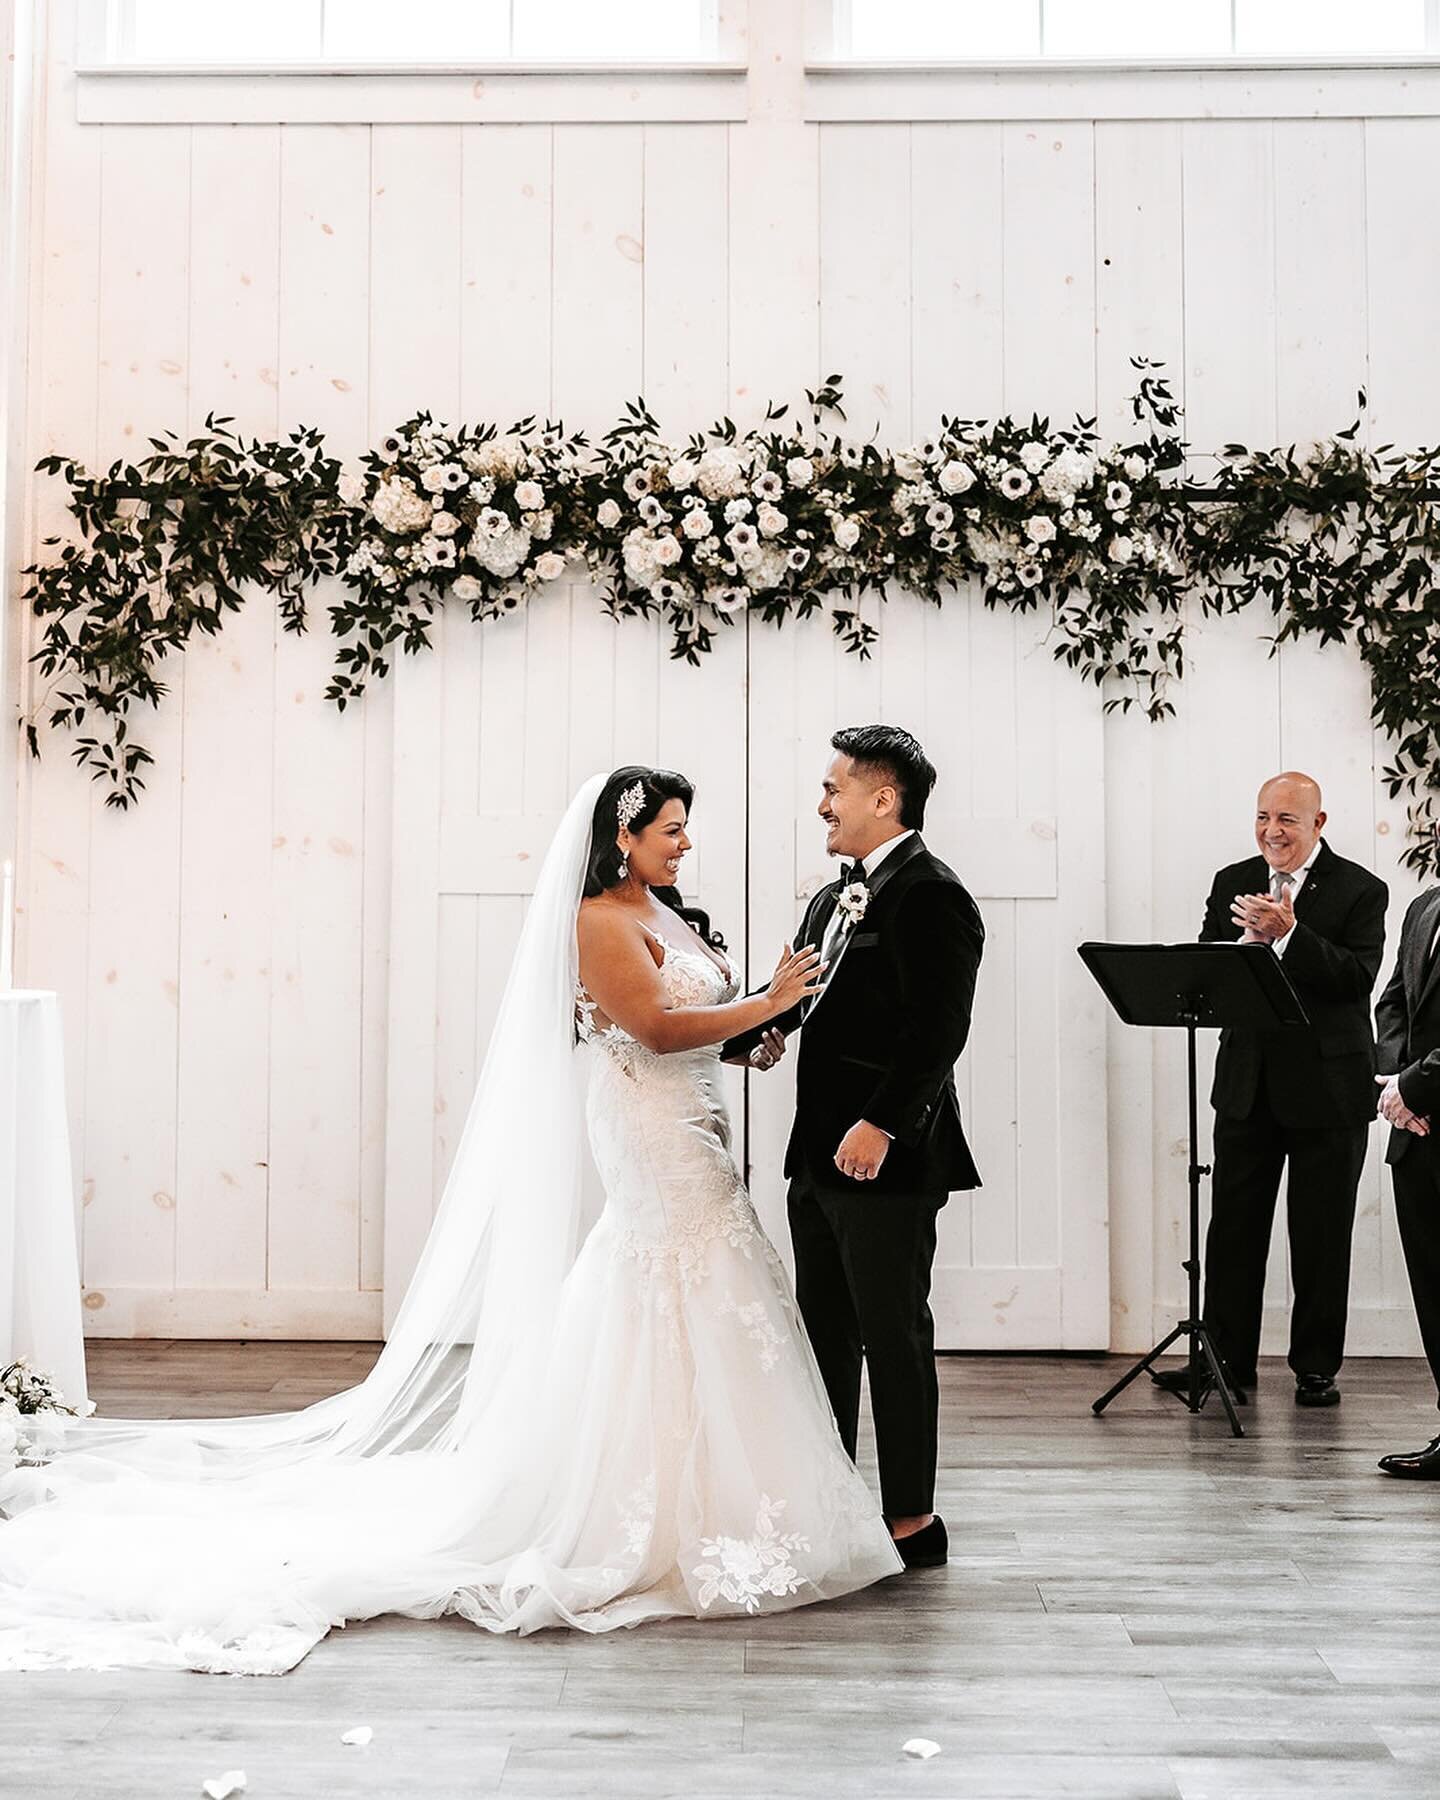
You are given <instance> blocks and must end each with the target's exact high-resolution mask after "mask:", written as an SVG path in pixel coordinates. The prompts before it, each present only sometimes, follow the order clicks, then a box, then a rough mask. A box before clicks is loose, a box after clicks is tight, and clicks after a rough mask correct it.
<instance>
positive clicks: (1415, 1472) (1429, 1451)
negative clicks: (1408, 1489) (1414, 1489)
mask: <svg viewBox="0 0 1440 1800" xmlns="http://www.w3.org/2000/svg"><path fill="white" fill-rule="evenodd" d="M1380 1467H1381V1468H1382V1469H1383V1470H1384V1471H1385V1473H1386V1474H1387V1475H1399V1476H1402V1477H1403V1478H1404V1479H1405V1480H1406V1481H1440V1437H1437V1438H1431V1440H1430V1442H1429V1443H1428V1444H1427V1445H1426V1446H1425V1448H1424V1449H1423V1450H1410V1451H1404V1450H1402V1451H1398V1452H1397V1453H1396V1454H1395V1455H1393V1456H1382V1457H1381V1458H1380Z"/></svg>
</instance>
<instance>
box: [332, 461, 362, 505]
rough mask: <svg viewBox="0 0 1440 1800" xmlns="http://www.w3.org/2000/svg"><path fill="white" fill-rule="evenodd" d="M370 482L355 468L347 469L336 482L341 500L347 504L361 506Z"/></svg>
mask: <svg viewBox="0 0 1440 1800" xmlns="http://www.w3.org/2000/svg"><path fill="white" fill-rule="evenodd" d="M368 486H369V484H368V483H367V482H366V480H365V477H364V476H363V475H360V474H357V473H356V471H355V470H354V469H346V470H345V471H344V473H343V474H342V475H341V477H340V480H339V482H338V483H337V484H336V488H337V491H338V493H339V495H340V498H341V500H342V501H343V502H344V504H345V505H346V506H359V504H360V502H361V501H362V500H363V499H364V498H365V495H366V492H367V490H368Z"/></svg>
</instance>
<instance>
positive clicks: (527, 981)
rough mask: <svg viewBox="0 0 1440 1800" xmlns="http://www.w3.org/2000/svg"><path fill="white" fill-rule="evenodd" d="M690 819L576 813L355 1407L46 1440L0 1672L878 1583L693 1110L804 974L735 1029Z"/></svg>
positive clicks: (643, 782) (2, 1638)
mask: <svg viewBox="0 0 1440 1800" xmlns="http://www.w3.org/2000/svg"><path fill="white" fill-rule="evenodd" d="M692 798H693V792H692V789H691V786H690V784H689V783H688V782H687V781H686V780H685V779H684V778H683V777H682V776H679V775H676V774H672V773H669V772H666V771H662V770H654V769H644V768H638V767H636V768H624V769H619V770H617V771H616V772H615V773H614V774H612V775H610V776H608V777H607V776H595V777H593V778H592V779H591V780H590V781H588V782H587V783H586V784H585V785H584V786H583V787H582V788H581V789H580V791H579V793H578V794H577V795H576V796H575V798H574V800H573V801H572V803H571V805H570V808H569V811H568V812H567V813H566V815H565V818H564V820H563V822H562V824H561V826H560V829H559V831H558V833H557V835H556V837H555V840H554V842H553V844H552V845H551V848H550V851H549V854H548V855H547V857H546V860H545V865H544V868H543V869H542V871H541V874H540V878H539V881H538V883H537V886H536V891H535V895H534V899H533V901H532V904H531V907H530V911H529V914H528V916H527V919H526V924H525V929H524V931H523V933H522V935H521V940H520V944H519V947H518V949H517V951H516V954H515V960H514V963H513V965H512V968H511V972H510V979H509V983H508V985H507V987H506V991H505V998H504V1000H503V1002H502V1005H501V1008H500V1013H499V1017H498V1019H497V1022H496V1027H495V1031H494V1034H493V1036H492V1039H491V1043H490V1048H489V1052H488V1054H487V1056H486V1058H485V1064H484V1067H483V1069H482V1071H481V1075H480V1080H479V1083H478V1085H477V1088H476V1093H475V1098H474V1101H473V1102H472V1105H471V1109H470V1115H469V1118H468V1120H467V1121H466V1126H465V1131H464V1134H463V1136H462V1138H461V1141H460V1145H459V1149H458V1151H457V1153H456V1157H455V1163H454V1167H453V1168H452V1170H451V1174H450V1178H449V1180H448V1182H447V1184H446V1189H445V1193H444V1196H443V1198H442V1200H441V1203H440V1206H439V1208H438V1210H437V1213H436V1216H435V1220H434V1223H433V1225H432V1227H431V1231H430V1236H429V1239H428V1241H427V1243H426V1247H425V1251H424V1254H423V1255H422V1257H421V1260H420V1264H419V1267H418V1268H417V1270H416V1274H415V1278H414V1280H413V1282H412V1283H411V1286H410V1289H409V1291H408V1293H407V1295H406V1297H405V1302H404V1305H403V1306H402V1308H401V1310H400V1314H399V1316H398V1318H397V1320H396V1323H395V1327H394V1330H393V1331H392V1333H391V1336H390V1339H389V1341H388V1343H387V1344H386V1345H385V1348H384V1350H383V1351H382V1353H381V1355H380V1358H379V1360H378V1361H377V1362H376V1364H375V1367H374V1368H373V1370H372V1371H371V1373H370V1375H369V1376H368V1377H367V1378H366V1379H365V1381H363V1382H362V1383H361V1384H360V1385H359V1386H358V1387H355V1388H352V1389H350V1390H349V1391H348V1392H346V1393H343V1394H337V1395H335V1396H334V1397H333V1398H331V1399H329V1400H325V1401H322V1402H320V1403H319V1404H318V1405H316V1406H311V1407H308V1408H306V1409H305V1410H304V1411H302V1412H298V1413H290V1414H284V1415H280V1416H278V1417H275V1416H272V1417H261V1418H241V1419H220V1420H209V1421H200V1422H195V1421H172V1420H146V1421H127V1420H99V1419H86V1420H75V1419H56V1420H54V1421H53V1422H52V1423H50V1424H49V1426H48V1429H49V1432H50V1437H49V1439H48V1441H47V1443H46V1445H45V1449H46V1452H47V1456H48V1460H46V1461H45V1462H44V1463H43V1464H40V1465H38V1466H30V1467H24V1468H20V1469H17V1470H15V1471H14V1472H13V1473H12V1474H11V1475H10V1476H8V1477H6V1478H5V1479H4V1480H0V1513H3V1514H5V1515H7V1521H8V1522H3V1523H0V1668H8V1669H17V1668H42V1667H71V1668H97V1667H110V1666H116V1665H130V1666H151V1667H163V1668H190V1669H201V1670H207V1671H213V1672H226V1673H249V1674H278V1673H281V1672H283V1671H284V1670H286V1669H290V1668H293V1667H294V1665H295V1664H296V1663H297V1662H299V1661H300V1659H301V1658H302V1657H303V1656H305V1654H306V1653H307V1652H308V1651H309V1650H310V1649H311V1648H312V1647H313V1646H314V1645H315V1644H316V1643H317V1642H318V1641H319V1640H320V1639H321V1638H322V1637H324V1635H325V1634H326V1632H327V1631H329V1630H330V1628H331V1627H332V1626H335V1625H340V1624H344V1623H345V1622H346V1621H347V1620H351V1619H362V1618H371V1617H374V1616H376V1615H377V1614H380V1613H388V1612H395V1613H404V1614H408V1615H410V1616H412V1617H419V1618H434V1617H438V1616H439V1615H441V1614H443V1613H458V1614H460V1615H461V1616H462V1617H464V1618H466V1619H469V1620H470V1621H472V1622H473V1623H474V1624H476V1625H478V1626H481V1627H483V1628H484V1629H486V1630H488V1631H517V1632H528V1631H535V1630H538V1629H540V1628H542V1627H545V1626H569V1627H574V1628H576V1629H579V1630H583V1631H606V1630H610V1629H612V1628H614V1627H616V1626H621V1625H636V1624H639V1623H640V1622H641V1621H643V1620H647V1619H656V1618H666V1617H673V1616H677V1615H684V1616H691V1617H699V1618H709V1617H718V1616H725V1615H736V1614H746V1613H761V1612H769V1611H775V1610H779V1609H782V1608H786V1607H793V1606H801V1605H805V1604H807V1603H809V1602H811V1601H815V1600H825V1599H830V1598H833V1597H834V1596H836V1595H839V1594H844V1593H848V1592H851V1591H852V1590H854V1589H856V1588H859V1587H863V1586H865V1585H867V1584H868V1583H870V1582H874V1581H877V1580H879V1579H880V1578H882V1577H883V1576H887V1575H890V1574H893V1573H895V1572H897V1571H898V1570H899V1569H900V1568H901V1562H900V1558H899V1556H898V1554H897V1552H896V1551H895V1549H894V1547H893V1545H892V1544H891V1541H890V1536H889V1533H888V1531H887V1529H886V1527H885V1525H884V1523H883V1521H882V1519H881V1517H880V1514H879V1511H878V1509H877V1507H876V1505H875V1503H874V1502H873V1500H872V1499H871V1497H870V1494H869V1492H868V1490H867V1489H866V1487H865V1485H864V1483H863V1482H862V1480H861V1479H860V1477H859V1475H858V1474H857V1473H856V1471H855V1469H854V1467H853V1465H852V1464H851V1462H850V1460H849V1458H848V1457H847V1456H846V1454H845V1451H844V1449H843V1448H842V1446H841V1443H840V1439H839V1437H838V1435H837V1433H836V1430H835V1425H834V1422H833V1419H832V1417H831V1413H830V1407H829V1403H828V1401H827V1399H826V1397H825V1391H824V1388H823V1386H822V1384H821V1381H820V1377H819V1374H818V1371H817V1369H816V1366H815V1361H814V1358H813V1356H812V1354H811V1351H810V1347H809V1344H808V1342H807V1340H806V1338H805V1336H804V1333H803V1331H802V1329H801V1326H800V1322H799V1318H798V1315H797V1313H796V1309H795V1302H794V1299H793V1297H792V1294H791V1291H790V1286H789V1283H788V1281H787V1279H786V1276H785V1273H784V1270H783V1268H782V1267H781V1264H780V1262H779V1260H778V1258H777V1256H776V1254H775V1251H774V1249H773V1248H772V1247H771V1245H770V1243H769V1241H768V1240H767V1238H766V1237H765V1234H764V1232H763V1231H762V1230H761V1228H760V1225H759V1222H758V1221H757V1219H756V1216H755V1212H754V1210H753V1208H752V1207H751V1204H750V1201H749V1198H748V1196H747V1195H746V1192H745V1188H744V1184H743V1182H742V1180H741V1176H740V1173H739V1170H738V1168H737V1166H736V1163H735V1159H734V1155H733V1152H732V1149H731V1139H730V1122H729V1119H728V1117H727V1114H726V1109H725V1103H724V1099H723V1096H722V1093H721V1087H720V1068H719V1057H720V1051H719V1046H720V1045H721V1044H722V1043H723V1042H724V1041H725V1040H726V1039H727V1038H730V1037H733V1036H734V1035H735V1034H737V1033H738V1032H742V1031H749V1030H752V1029H753V1028H754V1027H756V1026H760V1025H764V1024H765V1023H766V1022H767V1021H768V1020H770V1019H772V1018H775V1017H777V1016H778V1015H779V1014H781V1013H782V1012H784V1011H785V1010H786V1009H787V1008H788V1007H790V1006H791V1005H793V1004H794V1002H795V1001H796V1000H797V999H799V998H801V997H802V996H803V995H805V994H807V993H810V992H813V991H815V988H816V984H817V982H818V980H819V971H818V969H817V966H816V958H815V953H814V952H813V951H809V950H806V951H801V952H799V953H791V952H790V951H789V950H788V948H787V950H786V953H785V955H784V956H783V957H782V958H781V960H780V964H779V967H778V968H777V969H776V972H775V975H774V978H773V979H772V981H771V982H770V985H769V987H768V989H767V990H766V991H765V992H764V993H760V994H756V995H752V996H750V997H749V998H745V999H740V998H737V994H738V989H739V981H738V977H737V972H736V970H735V968H734V966H733V965H732V964H731V962H730V961H729V959H728V957H727V956H726V955H725V953H724V948H723V942H722V940H721V939H720V938H719V936H718V935H717V934H716V933H714V932H713V931H712V930H711V929H710V926H709V921H708V920H707V919H706V917H705V915H704V914H703V913H700V912H698V911H692V910H687V909H686V908H685V907H684V906H683V905H682V903H681V901H680V897H679V894H678V892H677V891H676V887H675V880H676V874H677V871H678V869H679V867H680V862H681V859H682V858H683V856H684V855H685V853H686V851H687V850H688V849H689V848H690V840H689V838H688V837H687V835H686V827H687V821H688V813H689V808H690V804H691V801H692ZM777 1049H778V1045H777V1044H774V1043H772V1044H771V1045H770V1047H769V1048H767V1049H766V1050H764V1051H762V1052H761V1053H760V1055H761V1058H762V1060H768V1059H770V1058H771V1057H772V1056H773V1055H774V1054H775V1052H776V1050H777ZM587 1077H588V1080H587V1079H586V1078H587ZM587 1090H588V1091H587ZM587 1127H588V1138H589V1145H590V1150H591V1152H592V1153H593V1157H594V1161H595V1164H596V1166H597V1167H598V1169H599V1172H600V1175H601V1178H602V1181H603V1185H604V1190H605V1205H604V1209H603V1211H602V1212H601V1215H600V1218H599V1220H598V1221H597V1223H596V1224H595V1225H594V1227H593V1229H592V1230H591V1231H590V1232H589V1234H588V1236H585V1237H584V1240H583V1243H581V1242H580V1237H581V1232H580V1193H581V1185H582V1177H583V1173H584V1155H585V1138H586V1135H587ZM42 1416H43V1415H42ZM37 1423H38V1421H37Z"/></svg>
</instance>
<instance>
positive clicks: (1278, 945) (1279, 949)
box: [1270, 925, 1295, 956]
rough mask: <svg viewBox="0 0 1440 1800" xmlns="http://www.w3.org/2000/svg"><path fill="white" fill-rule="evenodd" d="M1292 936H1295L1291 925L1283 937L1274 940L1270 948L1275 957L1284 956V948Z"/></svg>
mask: <svg viewBox="0 0 1440 1800" xmlns="http://www.w3.org/2000/svg"><path fill="white" fill-rule="evenodd" d="M1294 935H1295V927H1294V926H1293V925H1292V926H1291V927H1290V929H1289V930H1288V931H1287V932H1286V933H1285V935H1284V937H1281V938H1276V940H1275V942H1274V943H1273V944H1272V945H1271V946H1270V948H1271V949H1272V950H1273V951H1274V952H1275V954H1276V955H1277V956H1283V955H1284V954H1285V946H1286V945H1287V944H1288V943H1289V942H1290V940H1291V938H1292V937H1294Z"/></svg>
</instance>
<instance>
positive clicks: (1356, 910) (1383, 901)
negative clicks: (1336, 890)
mask: <svg viewBox="0 0 1440 1800" xmlns="http://www.w3.org/2000/svg"><path fill="white" fill-rule="evenodd" d="M1389 899H1390V890H1389V889H1388V888H1387V887H1386V885H1385V883H1384V882H1383V881H1374V882H1366V884H1365V886H1364V888H1363V889H1362V891H1361V892H1360V893H1359V894H1358V895H1357V896H1356V899H1355V903H1354V905H1353V906H1352V907H1351V908H1350V911H1349V912H1348V913H1347V914H1346V916H1345V923H1344V925H1343V926H1342V927H1341V929H1340V934H1339V936H1338V937H1334V938H1323V937H1321V936H1320V934H1319V932H1317V931H1312V930H1311V929H1310V927H1309V926H1308V925H1307V924H1305V922H1304V921H1303V920H1297V921H1296V925H1295V929H1294V931H1293V932H1292V933H1291V935H1290V942H1289V943H1288V944H1287V945H1286V947H1285V971H1286V973H1287V974H1288V975H1290V976H1291V977H1292V979H1298V980H1300V981H1303V982H1304V983H1305V984H1306V985H1307V986H1308V987H1311V988H1313V989H1314V990H1315V992H1316V993H1317V994H1321V995H1323V996H1324V997H1325V998H1326V999H1327V1000H1364V1001H1367V1002H1368V1000H1369V998H1370V995H1371V994H1372V993H1373V992H1374V988H1375V978H1376V976H1377V975H1379V973H1380V963H1381V959H1382V958H1383V957H1384V955H1385V908H1386V905H1387V903H1388V902H1389Z"/></svg>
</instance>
